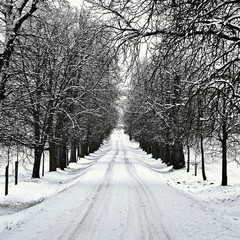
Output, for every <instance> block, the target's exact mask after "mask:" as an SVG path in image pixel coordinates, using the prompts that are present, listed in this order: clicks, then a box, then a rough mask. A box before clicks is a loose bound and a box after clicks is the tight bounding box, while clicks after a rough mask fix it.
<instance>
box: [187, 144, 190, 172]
mask: <svg viewBox="0 0 240 240" xmlns="http://www.w3.org/2000/svg"><path fill="white" fill-rule="evenodd" d="M187 155H188V160H187V172H189V171H190V147H189V145H187Z"/></svg>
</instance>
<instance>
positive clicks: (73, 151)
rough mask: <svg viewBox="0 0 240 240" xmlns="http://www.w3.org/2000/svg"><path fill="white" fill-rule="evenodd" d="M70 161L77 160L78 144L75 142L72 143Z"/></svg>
mask: <svg viewBox="0 0 240 240" xmlns="http://www.w3.org/2000/svg"><path fill="white" fill-rule="evenodd" d="M70 162H77V146H76V144H75V142H72V143H71V155H70Z"/></svg>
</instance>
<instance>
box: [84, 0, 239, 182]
mask: <svg viewBox="0 0 240 240" xmlns="http://www.w3.org/2000/svg"><path fill="white" fill-rule="evenodd" d="M88 2H89V3H90V4H92V6H93V7H94V8H95V9H98V10H100V12H101V13H102V14H103V16H104V18H106V16H108V18H109V20H108V21H107V23H106V27H109V28H111V29H112V32H113V33H114V36H113V38H114V40H116V41H118V42H119V44H120V46H122V47H123V48H124V51H125V52H126V53H127V54H129V53H130V54H132V56H134V57H133V58H132V59H131V63H132V65H131V66H133V68H132V72H131V89H130V92H129V102H128V105H127V108H126V113H125V125H126V131H127V133H128V134H129V135H130V138H133V139H135V140H137V141H139V142H140V146H141V147H142V148H143V149H144V150H146V151H147V152H148V153H152V154H153V156H154V157H155V158H159V157H161V158H162V160H163V161H164V162H166V163H167V164H172V165H173V166H174V168H182V167H184V166H185V159H184V149H186V150H188V151H187V152H188V153H189V149H190V147H194V148H197V149H199V152H200V153H201V159H202V175H203V179H204V180H206V178H207V177H206V174H205V168H204V166H205V165H204V164H205V158H204V156H205V155H204V153H205V150H206V149H205V147H206V146H207V144H208V143H210V142H213V143H215V144H219V146H220V149H221V155H222V185H227V183H228V180H227V157H228V155H229V154H231V152H232V149H236V147H237V146H238V145H239V142H238V140H239V120H240V118H239V113H240V112H239V110H240V103H239V100H240V94H239V90H240V88H239V87H240V86H239V83H240V78H239V77H240V71H239V70H240V69H239V67H240V66H239V53H240V52H239V47H240V44H239V43H240V5H239V1H230V0H203V1H198V0H163V1H155V0H140V1H129V0H120V1H113V0H88ZM143 48H147V55H146V56H145V57H143V56H142V55H143V54H142V53H143V51H141V49H143ZM139 50H140V51H139ZM139 53H140V56H139ZM188 155H189V154H188ZM186 162H187V170H188V171H189V156H188V159H187V161H186Z"/></svg>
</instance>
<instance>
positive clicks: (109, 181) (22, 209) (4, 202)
mask: <svg viewBox="0 0 240 240" xmlns="http://www.w3.org/2000/svg"><path fill="white" fill-rule="evenodd" d="M229 167H230V168H229V183H230V185H229V186H227V187H221V186H220V175H221V174H220V172H219V171H221V169H220V164H216V163H212V164H207V171H206V173H207V177H208V179H209V180H208V181H206V182H203V181H202V180H201V174H200V171H199V173H198V176H197V177H195V176H193V169H191V172H190V173H186V170H184V169H183V170H178V171H171V167H166V166H165V165H164V164H162V163H161V161H160V160H154V159H152V158H151V156H150V155H147V154H146V153H144V152H143V151H142V150H141V149H139V148H138V144H137V143H134V142H130V141H129V139H128V136H126V135H125V134H124V133H123V132H122V131H119V130H116V131H114V132H113V134H112V135H111V138H110V139H109V141H108V142H105V144H104V145H103V146H102V147H101V148H100V149H99V150H98V151H97V152H95V153H94V154H91V155H90V156H88V157H86V158H84V159H83V158H81V159H80V160H79V161H78V163H75V164H70V166H69V168H68V169H66V171H58V172H52V173H47V174H45V176H44V178H41V179H37V180H36V179H31V178H30V173H29V172H28V171H27V172H26V174H25V175H24V174H23V172H21V174H22V177H21V181H20V182H19V184H18V185H17V186H15V185H14V183H13V182H11V183H10V188H9V195H8V196H4V173H2V172H1V173H0V176H1V177H0V194H2V195H0V239H1V240H3V239H6V240H7V239H11V240H15V239H16V240H17V239H25V240H27V239H46V240H48V239H51V240H53V239H63V240H65V239H84V240H94V239H98V240H101V239H104V240H108V239H112V240H121V239H122V240H125V239H129V240H135V239H136V240H140V239H156V240H159V239H161V240H162V239H172V240H175V239H179V240H190V239H201V240H202V239H207V240H212V239H215V238H217V239H220V240H221V239H222V240H234V239H239V236H240V229H239V224H240V207H239V205H240V197H239V196H240V183H239V180H238V176H239V171H240V168H238V167H237V165H235V164H234V163H231V164H230V166H229ZM23 175H24V176H23ZM12 181H13V180H12Z"/></svg>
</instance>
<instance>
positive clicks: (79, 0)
mask: <svg viewBox="0 0 240 240" xmlns="http://www.w3.org/2000/svg"><path fill="white" fill-rule="evenodd" d="M68 1H69V3H70V4H71V5H72V6H74V7H80V6H81V4H82V0H68Z"/></svg>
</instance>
